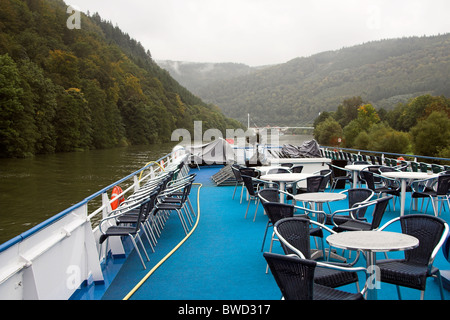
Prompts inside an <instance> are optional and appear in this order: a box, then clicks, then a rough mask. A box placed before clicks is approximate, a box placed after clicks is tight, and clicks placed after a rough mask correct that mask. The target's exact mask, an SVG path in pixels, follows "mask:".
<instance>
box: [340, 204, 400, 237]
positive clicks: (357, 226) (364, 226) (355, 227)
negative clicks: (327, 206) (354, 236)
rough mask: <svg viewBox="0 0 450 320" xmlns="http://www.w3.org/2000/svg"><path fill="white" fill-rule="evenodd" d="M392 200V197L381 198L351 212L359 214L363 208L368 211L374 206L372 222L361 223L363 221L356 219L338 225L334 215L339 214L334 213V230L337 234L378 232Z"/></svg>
mask: <svg viewBox="0 0 450 320" xmlns="http://www.w3.org/2000/svg"><path fill="white" fill-rule="evenodd" d="M391 199H392V196H388V197H383V198H379V199H377V200H373V201H370V202H368V203H366V204H363V205H361V206H359V207H355V208H353V209H351V210H349V211H352V213H355V212H358V211H359V210H361V209H362V208H366V209H367V207H369V206H372V205H374V208H373V214H372V215H373V216H372V222H366V221H361V220H357V219H356V218H355V219H352V220H348V221H346V222H344V223H341V224H339V225H338V224H337V223H335V222H334V220H333V219H334V217H333V215H335V214H336V213H337V212H334V213H333V215H332V221H333V224H334V227H333V230H334V231H336V232H342V231H369V230H376V229H377V228H378V227H379V226H380V223H381V219H382V218H383V215H384V213H385V212H386V208H387V206H388V204H389V201H390V200H391Z"/></svg>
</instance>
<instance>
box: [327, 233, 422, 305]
mask: <svg viewBox="0 0 450 320" xmlns="http://www.w3.org/2000/svg"><path fill="white" fill-rule="evenodd" d="M327 243H328V244H329V245H330V246H332V247H336V248H340V249H346V250H361V251H365V252H366V253H367V255H366V256H367V275H368V279H367V281H373V282H372V283H370V282H369V283H368V290H367V297H368V299H369V300H376V299H377V291H376V290H377V289H378V288H379V286H378V285H377V280H376V278H377V277H376V274H375V273H374V272H376V268H374V267H375V265H376V252H389V251H404V250H409V249H414V248H416V247H417V246H418V245H419V240H418V239H417V238H415V237H413V236H410V235H407V234H403V233H397V232H389V231H349V232H340V233H335V234H332V235H330V236H328V237H327Z"/></svg>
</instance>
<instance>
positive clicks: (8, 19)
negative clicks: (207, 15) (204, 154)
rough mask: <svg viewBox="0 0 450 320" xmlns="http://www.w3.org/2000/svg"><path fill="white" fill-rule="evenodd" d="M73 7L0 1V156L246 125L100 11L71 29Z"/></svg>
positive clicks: (54, 0) (49, 1) (53, 0)
mask: <svg viewBox="0 0 450 320" xmlns="http://www.w3.org/2000/svg"><path fill="white" fill-rule="evenodd" d="M67 7H68V5H67V4H65V3H64V2H63V1H61V0H1V1H0V114H1V116H0V157H24V156H30V155H33V154H42V153H53V152H65V151H73V150H86V149H93V148H109V147H115V146H121V145H128V144H149V143H159V142H165V141H170V137H171V133H172V131H173V130H175V129H177V128H186V129H189V130H192V129H193V121H194V120H202V121H203V129H204V130H206V129H208V128H218V129H220V130H223V131H224V130H225V129H226V128H236V127H239V126H240V124H239V123H238V122H237V121H234V120H231V119H228V118H226V117H225V116H223V114H222V113H221V112H220V110H219V109H218V108H217V107H216V106H213V105H208V104H206V103H204V102H203V101H202V100H200V99H199V98H197V97H196V96H194V95H193V94H191V93H190V92H189V91H188V90H187V89H185V88H184V87H182V86H181V85H180V84H179V83H178V82H176V81H175V80H174V79H173V78H172V77H171V76H170V75H169V73H168V72H167V71H165V70H163V69H161V68H160V67H159V66H158V65H157V64H156V63H155V62H154V61H153V60H152V58H151V54H150V51H149V50H145V49H144V48H143V47H142V45H141V44H140V43H139V42H138V41H136V40H134V39H131V38H130V36H129V35H127V34H125V33H123V32H122V31H121V30H120V29H119V27H114V26H113V25H112V24H111V23H110V22H106V21H103V20H102V19H101V17H100V16H99V15H98V14H94V15H92V16H86V15H84V14H82V15H81V29H70V28H68V27H67V20H68V18H69V14H68V13H67Z"/></svg>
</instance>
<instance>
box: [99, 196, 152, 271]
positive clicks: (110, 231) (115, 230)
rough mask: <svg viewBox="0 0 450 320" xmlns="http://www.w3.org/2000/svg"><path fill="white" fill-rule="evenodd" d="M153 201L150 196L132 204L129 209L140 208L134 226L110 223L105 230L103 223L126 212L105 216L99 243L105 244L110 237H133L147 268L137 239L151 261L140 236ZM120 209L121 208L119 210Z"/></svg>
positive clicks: (102, 223) (101, 225) (133, 241)
mask: <svg viewBox="0 0 450 320" xmlns="http://www.w3.org/2000/svg"><path fill="white" fill-rule="evenodd" d="M151 201H152V198H151V197H150V198H148V199H146V200H144V201H142V202H141V203H138V204H137V205H136V206H135V207H134V206H130V207H129V209H130V210H133V209H136V208H139V214H138V217H137V219H136V221H135V225H134V226H116V225H110V226H109V227H108V228H107V229H106V230H105V231H103V225H104V224H107V223H108V224H109V222H108V221H109V220H115V219H117V218H118V217H120V216H122V215H123V214H124V213H123V212H120V213H118V214H113V215H111V216H109V217H107V218H104V219H103V220H102V221H101V222H100V224H99V230H100V232H101V233H102V234H101V236H100V238H99V243H100V246H101V245H102V244H103V242H105V241H106V240H107V239H109V238H110V237H126V236H129V237H130V239H131V242H132V243H133V246H134V249H135V250H136V252H137V254H138V256H139V259H140V260H141V263H142V266H143V267H144V269H146V266H145V263H144V260H143V259H142V255H141V253H140V251H139V248H138V246H137V242H136V239H137V240H138V241H139V243H140V244H141V246H142V250H143V251H144V254H145V257H146V258H147V261H150V258H149V257H148V254H147V251H146V250H145V246H144V243H143V242H142V239H141V237H140V236H139V231H140V230H141V227H142V223H141V222H142V219H143V217H144V215H145V214H146V213H148V211H149V210H150V207H151ZM119 211H120V210H119ZM100 251H101V250H100Z"/></svg>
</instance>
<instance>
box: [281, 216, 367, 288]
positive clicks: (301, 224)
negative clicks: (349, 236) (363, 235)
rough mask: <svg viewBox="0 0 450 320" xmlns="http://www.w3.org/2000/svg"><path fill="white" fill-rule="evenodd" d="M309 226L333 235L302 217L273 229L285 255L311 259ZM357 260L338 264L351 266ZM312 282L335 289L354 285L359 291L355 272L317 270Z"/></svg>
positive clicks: (286, 220)
mask: <svg viewBox="0 0 450 320" xmlns="http://www.w3.org/2000/svg"><path fill="white" fill-rule="evenodd" d="M311 226H313V227H314V228H315V229H318V228H319V229H320V230H321V232H323V230H326V231H328V232H330V233H335V232H333V231H332V230H330V229H329V228H327V227H326V226H324V225H321V224H319V223H317V222H315V221H312V220H310V219H305V218H303V217H293V218H287V219H282V220H279V221H278V222H277V223H276V224H275V227H274V230H275V234H276V235H277V237H278V239H279V241H280V243H281V246H282V248H283V250H284V253H285V254H286V255H289V254H295V255H297V256H299V257H300V258H303V259H312V251H311V243H310V236H311V229H312V228H311ZM322 245H323V243H322ZM358 258H359V255H358V256H357V258H356V259H355V260H354V262H353V263H351V264H345V265H344V264H339V265H340V266H341V267H342V266H346V267H350V266H353V265H354V263H355V262H356V261H357V259H358ZM314 281H315V282H316V283H318V284H321V285H324V286H327V287H331V288H337V287H341V286H345V285H348V284H351V283H355V284H356V288H357V291H359V283H358V275H357V274H356V272H344V271H339V270H331V269H327V268H320V267H319V268H317V269H316V274H315V277H314Z"/></svg>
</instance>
